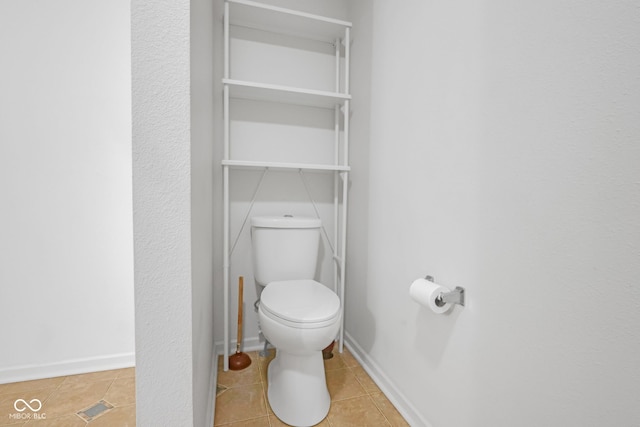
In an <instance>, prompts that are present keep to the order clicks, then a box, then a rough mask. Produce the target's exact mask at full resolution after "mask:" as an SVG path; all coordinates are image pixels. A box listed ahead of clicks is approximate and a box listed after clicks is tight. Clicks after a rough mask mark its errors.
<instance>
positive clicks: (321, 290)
mask: <svg viewBox="0 0 640 427" xmlns="http://www.w3.org/2000/svg"><path fill="white" fill-rule="evenodd" d="M340 313H341V311H340V299H339V298H338V296H337V295H336V294H335V293H333V292H332V291H331V290H329V289H328V288H327V287H326V286H324V285H322V284H321V283H318V282H316V281H314V280H308V279H304V280H284V281H275V282H270V283H269V284H268V286H266V287H265V289H264V290H263V292H262V295H261V297H260V305H259V308H258V319H259V322H260V328H261V330H262V333H263V334H264V336H265V338H266V339H267V340H268V341H269V342H270V343H271V344H273V345H274V346H275V347H276V357H275V359H274V360H272V361H271V363H270V364H269V368H268V375H267V377H268V393H267V397H268V400H269V404H270V405H271V409H273V412H274V414H275V415H276V416H277V417H278V418H279V419H281V420H282V421H283V422H285V423H287V424H289V425H292V426H312V425H315V424H317V423H319V422H320V421H322V419H324V417H326V415H327V413H328V412H329V406H330V402H331V399H330V397H329V391H328V389H327V383H326V378H325V373H324V362H323V359H322V349H323V348H325V347H326V346H327V345H329V344H330V343H331V342H332V341H333V339H334V338H335V336H336V334H337V332H338V330H339V328H340V319H341V314H340Z"/></svg>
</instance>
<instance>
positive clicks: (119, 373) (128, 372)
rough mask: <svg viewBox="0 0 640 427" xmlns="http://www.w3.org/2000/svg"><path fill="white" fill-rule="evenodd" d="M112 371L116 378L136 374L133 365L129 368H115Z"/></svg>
mask: <svg viewBox="0 0 640 427" xmlns="http://www.w3.org/2000/svg"><path fill="white" fill-rule="evenodd" d="M114 373H115V374H116V378H128V377H135V376H136V368H135V367H131V368H122V369H116V370H115V371H114Z"/></svg>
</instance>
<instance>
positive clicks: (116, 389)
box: [104, 377, 136, 406]
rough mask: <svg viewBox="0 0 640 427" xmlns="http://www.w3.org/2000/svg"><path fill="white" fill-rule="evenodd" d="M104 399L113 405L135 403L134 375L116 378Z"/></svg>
mask: <svg viewBox="0 0 640 427" xmlns="http://www.w3.org/2000/svg"><path fill="white" fill-rule="evenodd" d="M104 400H106V401H107V402H109V403H111V404H112V405H115V406H126V405H132V404H134V403H136V379H135V377H124V378H116V379H115V380H114V381H113V383H112V384H111V387H109V390H108V391H107V394H105V395H104Z"/></svg>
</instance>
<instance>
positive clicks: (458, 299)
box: [425, 276, 465, 307]
mask: <svg viewBox="0 0 640 427" xmlns="http://www.w3.org/2000/svg"><path fill="white" fill-rule="evenodd" d="M425 279H426V280H428V281H429V282H435V279H434V278H433V276H427V277H425ZM464 294H465V292H464V288H463V287H460V286H456V287H455V289H454V290H452V291H449V292H442V293H441V294H440V295H439V296H438V297H437V298H436V305H437V306H438V307H442V306H443V305H445V304H447V303H449V304H460V305H461V306H463V307H464Z"/></svg>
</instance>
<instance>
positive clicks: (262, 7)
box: [227, 0, 351, 43]
mask: <svg viewBox="0 0 640 427" xmlns="http://www.w3.org/2000/svg"><path fill="white" fill-rule="evenodd" d="M227 3H228V4H229V9H230V12H229V23H230V24H231V25H239V26H243V27H249V28H255V29H258V30H264V31H270V32H275V33H279V34H286V35H291V36H296V37H304V38H308V39H313V40H320V41H326V42H330V43H333V42H334V41H335V39H336V38H344V32H345V28H350V27H351V22H348V21H341V20H339V19H333V18H328V17H325V16H320V15H314V14H311V13H306V12H300V11H297V10H291V9H285V8H282V7H277V6H272V5H268V4H264V3H257V2H254V1H250V0H227Z"/></svg>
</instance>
